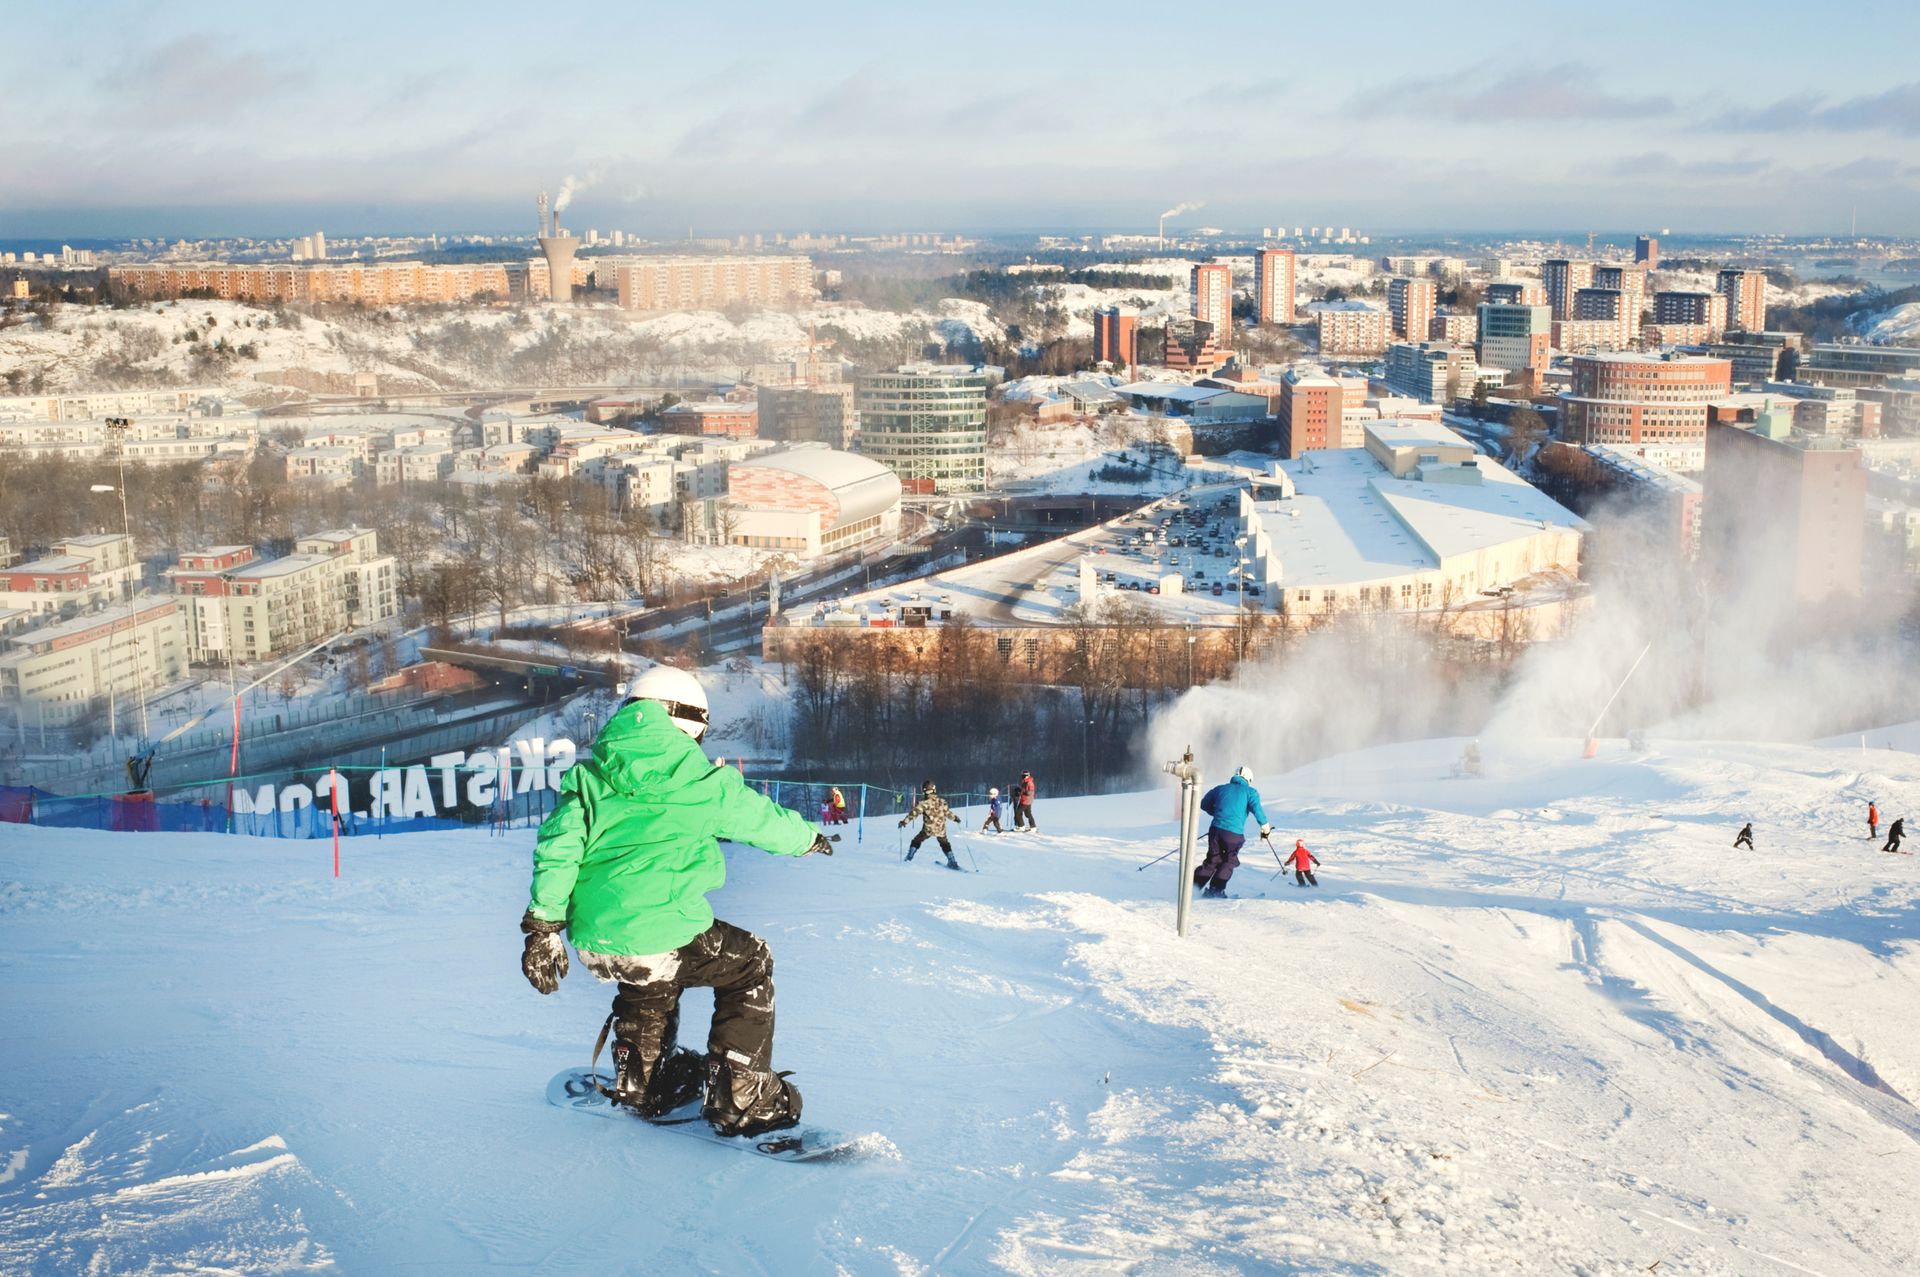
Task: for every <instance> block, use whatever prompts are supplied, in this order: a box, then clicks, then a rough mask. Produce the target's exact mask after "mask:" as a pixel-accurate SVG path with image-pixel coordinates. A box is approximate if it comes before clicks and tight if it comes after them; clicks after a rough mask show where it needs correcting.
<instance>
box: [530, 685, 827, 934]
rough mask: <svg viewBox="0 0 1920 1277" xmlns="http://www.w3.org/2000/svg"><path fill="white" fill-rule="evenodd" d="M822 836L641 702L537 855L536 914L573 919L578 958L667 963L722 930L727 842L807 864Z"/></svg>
mask: <svg viewBox="0 0 1920 1277" xmlns="http://www.w3.org/2000/svg"><path fill="white" fill-rule="evenodd" d="M813 837H814V828H813V826H812V825H809V824H808V823H807V822H806V821H805V820H803V819H801V818H800V817H799V816H798V815H797V814H795V813H794V812H791V811H788V810H787V809H786V808H784V807H778V806H775V805H774V804H773V803H772V802H770V801H768V800H767V799H766V798H764V797H762V796H761V795H760V794H757V793H755V792H754V791H753V790H751V789H748V788H747V783H746V781H745V780H743V779H742V778H741V776H740V773H739V772H737V771H735V770H734V769H732V768H730V767H716V766H714V765H713V764H712V763H710V762H708V761H707V756H706V755H705V754H704V753H702V752H701V750H700V746H699V744H698V743H696V742H695V741H694V739H693V738H692V737H691V736H688V735H687V734H686V733H685V732H683V731H681V730H680V729H679V728H678V727H676V726H675V725H674V723H673V720H672V719H670V718H668V717H667V712H666V710H665V709H664V708H662V706H661V705H660V703H659V702H658V701H634V702H632V703H630V704H627V705H624V706H622V707H621V709H620V712H619V713H617V714H615V715H614V716H613V717H612V718H611V719H609V720H608V721H607V725H606V728H605V729H604V730H603V731H602V732H601V733H600V737H599V739H598V740H596V741H594V742H593V753H592V755H591V756H590V757H588V758H585V759H582V760H581V761H580V762H578V763H575V764H574V765H573V766H572V767H570V768H568V769H567V774H566V775H565V776H563V777H562V778H561V780H560V799H559V801H558V802H557V803H556V804H555V805H554V809H553V814H552V815H550V816H548V817H547V819H546V820H545V821H544V822H543V823H542V824H541V826H540V837H539V841H538V842H536V843H535V844H534V848H533V903H532V904H531V905H530V906H529V907H530V909H531V910H532V913H533V916H534V917H536V918H539V919H542V920H543V921H546V922H559V921H562V920H565V922H566V924H567V931H568V933H569V934H570V935H571V936H572V938H573V943H574V947H575V948H578V949H588V950H591V951H593V952H595V953H611V954H649V953H666V952H668V951H670V950H673V949H678V948H679V947H680V946H681V945H683V944H685V943H686V942H687V941H689V940H691V939H693V938H694V937H695V936H697V935H699V934H700V933H701V932H702V931H705V930H706V929H707V928H708V927H710V926H712V925H713V906H711V905H709V904H708V903H707V893H708V892H709V891H713V890H716V889H717V888H719V886H720V885H721V884H722V883H724V882H725V881H726V879H727V866H726V861H725V860H723V859H722V858H721V856H720V848H719V846H718V844H717V843H716V842H715V841H714V840H715V839H716V838H725V839H728V840H729V841H732V842H743V843H751V844H752V845H754V846H756V847H760V848H763V849H765V850H767V851H770V852H773V853H774V854H775V855H780V856H800V855H804V854H806V851H807V848H809V847H811V846H812V845H813Z"/></svg>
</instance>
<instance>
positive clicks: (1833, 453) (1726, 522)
mask: <svg viewBox="0 0 1920 1277" xmlns="http://www.w3.org/2000/svg"><path fill="white" fill-rule="evenodd" d="M1703 482H1704V484H1705V487H1706V511H1705V517H1704V522H1703V527H1702V534H1701V540H1702V552H1703V554H1704V556H1705V558H1706V561H1707V566H1708V569H1709V571H1710V572H1711V573H1712V574H1713V577H1714V578H1715V579H1716V580H1717V581H1718V582H1719V584H1720V586H1721V588H1722V590H1724V591H1728V592H1736V591H1742V590H1750V591H1752V592H1753V593H1754V594H1755V595H1756V596H1758V597H1765V598H1768V599H1777V598H1790V599H1794V600H1797V601H1799V602H1801V603H1808V604H1818V603H1821V602H1824V601H1826V600H1827V599H1829V598H1832V597H1833V596H1836V595H1840V596H1858V595H1859V593H1860V590H1861V562H1862V558H1863V556H1864V553H1865V543H1866V508H1867V506H1866V502H1867V471H1866V467H1865V465H1864V464H1863V463H1862V460H1861V454H1860V450H1859V449H1858V448H1857V447H1851V446H1848V445H1847V444H1845V443H1843V442H1842V441H1840V440H1838V439H1828V438H1817V439H1809V438H1803V437H1788V438H1771V437H1769V436H1767V435H1765V434H1762V433H1760V432H1758V431H1755V430H1749V429H1747V428H1745V427H1742V426H1737V425H1728V424H1722V423H1719V422H1716V423H1714V424H1713V425H1710V426H1709V427H1708V428H1707V433H1706V477H1705V479H1704V481H1703Z"/></svg>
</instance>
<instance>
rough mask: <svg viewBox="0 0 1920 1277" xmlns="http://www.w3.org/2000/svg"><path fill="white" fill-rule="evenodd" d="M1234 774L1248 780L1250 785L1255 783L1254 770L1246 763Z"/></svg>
mask: <svg viewBox="0 0 1920 1277" xmlns="http://www.w3.org/2000/svg"><path fill="white" fill-rule="evenodd" d="M1233 774H1234V775H1236V776H1238V777H1239V778H1240V779H1241V780H1244V781H1246V782H1247V783H1248V784H1249V785H1251V784H1252V783H1253V771H1252V769H1250V768H1248V767H1247V766H1246V765H1245V764H1242V765H1241V767H1240V769H1239V770H1238V771H1236V772H1234V773H1233Z"/></svg>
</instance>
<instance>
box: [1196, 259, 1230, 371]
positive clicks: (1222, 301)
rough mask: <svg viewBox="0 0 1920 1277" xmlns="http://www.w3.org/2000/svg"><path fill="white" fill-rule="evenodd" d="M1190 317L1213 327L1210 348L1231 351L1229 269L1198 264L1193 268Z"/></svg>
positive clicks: (1221, 266)
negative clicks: (1213, 345)
mask: <svg viewBox="0 0 1920 1277" xmlns="http://www.w3.org/2000/svg"><path fill="white" fill-rule="evenodd" d="M1193 317H1194V319H1196V320H1198V321H1199V322H1200V323H1203V324H1210V325H1212V327H1213V340H1214V344H1215V345H1216V346H1218V347H1219V348H1220V349H1222V350H1231V349H1233V268H1232V267H1230V266H1224V265H1219V264H1202V265H1199V266H1195V267H1194V268H1193Z"/></svg>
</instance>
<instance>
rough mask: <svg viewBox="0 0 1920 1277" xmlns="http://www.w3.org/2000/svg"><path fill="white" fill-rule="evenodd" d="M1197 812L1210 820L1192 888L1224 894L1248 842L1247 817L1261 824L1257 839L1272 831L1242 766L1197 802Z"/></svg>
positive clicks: (1206, 892) (1202, 892)
mask: <svg viewBox="0 0 1920 1277" xmlns="http://www.w3.org/2000/svg"><path fill="white" fill-rule="evenodd" d="M1200 810H1201V811H1204V812H1206V813H1207V814H1208V815H1209V816H1212V817H1213V824H1212V825H1211V826H1210V827H1209V828H1208V829H1207V858H1206V859H1205V860H1204V861H1202V862H1201V864H1200V867H1199V868H1198V869H1196V870H1194V871H1193V885H1194V886H1196V887H1199V888H1201V892H1200V894H1201V895H1203V896H1224V895H1226V894H1227V880H1228V879H1229V878H1232V877H1233V871H1234V870H1235V869H1238V868H1239V867H1240V848H1241V847H1242V846H1244V845H1245V843H1246V841H1247V832H1246V831H1247V816H1248V815H1249V814H1251V815H1252V816H1253V817H1254V818H1255V819H1256V820H1258V821H1259V822H1260V836H1261V837H1262V838H1265V837H1266V836H1267V835H1268V834H1270V833H1272V832H1273V826H1272V825H1271V824H1269V823H1268V821H1267V812H1266V808H1264V807H1262V806H1261V805H1260V791H1259V790H1257V789H1255V788H1254V787H1253V773H1252V772H1250V771H1248V770H1247V769H1246V768H1244V767H1242V768H1240V770H1238V771H1236V772H1234V774H1233V776H1232V778H1231V779H1229V780H1228V781H1227V783H1226V784H1224V785H1215V786H1214V787H1213V788H1212V789H1209V790H1208V791H1207V793H1206V796H1205V797H1203V798H1202V799H1201V800H1200Z"/></svg>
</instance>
